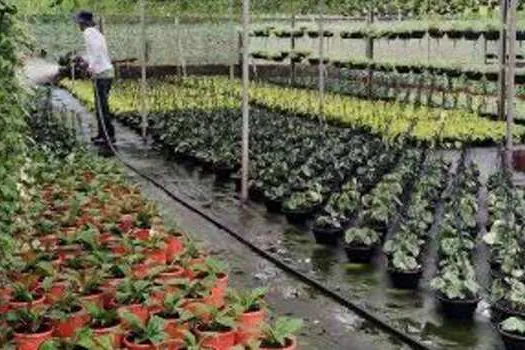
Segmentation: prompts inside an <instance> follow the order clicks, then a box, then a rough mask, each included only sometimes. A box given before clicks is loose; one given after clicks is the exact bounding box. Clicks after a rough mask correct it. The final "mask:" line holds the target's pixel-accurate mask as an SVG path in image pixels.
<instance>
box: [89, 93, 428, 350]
mask: <svg viewBox="0 0 525 350" xmlns="http://www.w3.org/2000/svg"><path fill="white" fill-rule="evenodd" d="M94 86H95V96H96V98H97V102H98V103H96V104H95V105H96V107H95V108H97V112H98V113H99V115H100V116H101V115H102V114H100V113H101V104H100V96H99V91H98V88H97V86H96V84H94ZM101 119H102V120H101V123H100V124H101V125H102V131H103V132H104V136H105V137H106V140H110V138H109V135H108V132H107V128H106V125H105V120H104V118H101ZM107 145H108V146H109V148H110V150H111V152H112V153H113V154H114V155H115V157H116V158H117V159H118V160H119V161H120V162H121V163H122V164H123V165H124V166H126V167H127V168H128V169H130V170H131V171H133V172H134V173H136V174H137V175H138V176H139V177H141V178H142V179H144V180H146V181H147V182H149V183H151V184H152V185H153V186H155V187H156V188H158V189H159V190H161V191H162V192H164V193H165V194H166V195H167V196H168V197H170V198H171V199H172V200H174V201H176V202H177V203H179V204H181V205H182V206H183V207H185V208H187V209H188V210H190V211H192V212H194V213H196V214H198V215H199V216H201V217H202V218H204V219H205V220H207V221H209V222H210V223H212V224H213V225H215V226H216V227H217V228H219V229H220V230H221V231H224V232H226V233H227V234H228V235H229V236H231V237H233V238H234V239H235V240H237V241H238V242H239V243H241V244H242V245H244V246H245V247H247V248H248V249H250V250H251V251H252V252H254V253H255V254H257V255H258V256H259V257H261V258H263V259H265V260H267V261H269V262H270V263H272V264H274V265H275V266H277V267H278V268H279V269H281V270H282V271H284V272H286V273H288V274H289V275H291V276H293V277H294V278H296V279H298V280H299V281H301V282H302V283H304V284H306V285H308V286H310V287H312V288H314V289H316V290H317V291H318V292H319V293H320V294H322V295H324V296H325V297H328V298H329V299H332V300H333V301H335V302H336V303H338V304H339V305H341V306H343V307H345V308H347V309H349V310H351V311H352V312H354V313H355V314H357V315H358V316H360V317H362V318H363V319H365V320H367V321H369V322H371V323H372V324H374V325H375V326H377V327H378V328H380V329H381V330H383V331H384V332H385V333H388V334H390V335H392V336H394V337H396V338H397V339H399V340H400V341H402V342H403V343H405V344H406V345H408V346H410V347H411V348H413V349H418V350H431V349H432V348H430V347H429V346H427V345H425V344H423V343H422V342H420V341H418V340H417V339H415V338H413V337H411V336H409V335H407V334H406V333H404V332H402V331H401V330H399V329H397V328H394V327H392V326H391V325H389V324H388V323H387V322H386V321H385V320H382V319H380V318H378V317H377V316H375V315H373V314H372V313H371V312H369V311H367V310H366V309H365V308H363V307H361V306H359V305H357V304H356V303H354V302H352V301H350V300H349V299H347V298H346V297H344V296H342V295H340V294H339V293H336V292H334V291H332V290H330V289H329V288H327V287H325V286H324V285H322V284H321V283H319V282H318V281H316V280H314V279H312V278H311V277H309V276H307V275H306V274H304V273H301V272H299V271H297V270H296V269H294V268H293V267H291V266H290V265H288V264H286V263H284V262H283V261H282V260H280V259H278V258H276V257H275V256H273V255H272V254H270V253H268V252H266V251H264V250H263V249H261V248H259V247H257V246H256V245H254V244H253V243H252V242H250V241H249V240H247V239H246V238H245V237H246V235H243V234H241V233H239V232H237V231H236V230H235V229H233V228H231V227H228V226H227V225H226V224H224V223H222V222H221V221H219V220H218V219H216V218H214V217H212V216H210V215H209V214H207V213H205V212H204V211H203V210H202V209H200V208H198V207H197V206H196V205H194V204H192V203H190V202H189V201H187V200H185V199H183V198H181V197H180V196H178V195H177V194H175V193H173V192H172V191H170V190H168V189H167V188H166V187H165V186H164V185H163V184H161V183H160V182H158V181H157V180H155V179H153V178H152V177H151V176H149V175H146V174H143V173H142V172H141V171H139V170H138V169H137V168H136V167H134V166H133V165H131V164H129V163H128V162H127V161H125V160H124V159H123V157H122V156H121V155H120V154H119V152H118V151H117V150H116V148H115V146H114V145H113V144H112V143H111V142H107Z"/></svg>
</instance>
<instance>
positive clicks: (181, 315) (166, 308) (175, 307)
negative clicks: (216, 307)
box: [158, 293, 195, 322]
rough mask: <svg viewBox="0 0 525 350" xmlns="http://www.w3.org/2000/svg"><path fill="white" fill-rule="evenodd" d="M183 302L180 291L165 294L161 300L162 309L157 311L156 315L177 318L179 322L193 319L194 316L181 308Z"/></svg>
mask: <svg viewBox="0 0 525 350" xmlns="http://www.w3.org/2000/svg"><path fill="white" fill-rule="evenodd" d="M184 302H185V300H184V298H183V297H182V293H170V294H167V295H166V297H165V298H164V300H163V301H162V311H160V312H159V313H158V316H160V317H162V318H164V319H177V320H179V321H180V322H187V321H190V320H193V319H194V318H195V316H194V315H193V314H192V313H191V312H189V311H187V310H186V309H184V308H183V305H184Z"/></svg>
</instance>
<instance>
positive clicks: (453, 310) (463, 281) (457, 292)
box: [431, 254, 481, 319]
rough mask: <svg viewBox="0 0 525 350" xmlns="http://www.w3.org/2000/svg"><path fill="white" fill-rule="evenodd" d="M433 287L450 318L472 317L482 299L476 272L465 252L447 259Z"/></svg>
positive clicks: (434, 280) (444, 311) (432, 283)
mask: <svg viewBox="0 0 525 350" xmlns="http://www.w3.org/2000/svg"><path fill="white" fill-rule="evenodd" d="M431 287H432V289H434V290H435V291H436V292H437V294H436V297H437V299H438V301H439V303H440V306H441V309H442V311H443V313H444V314H445V315H446V316H447V317H450V318H455V319H466V318H471V317H472V315H473V314H474V312H475V311H476V308H477V306H478V303H479V301H480V300H481V297H480V295H479V291H480V286H479V284H478V283H477V280H476V272H475V270H474V267H473V266H472V264H471V263H470V261H469V259H468V257H467V256H465V254H461V255H460V256H459V257H458V258H456V259H452V260H446V261H445V263H444V266H442V267H441V269H440V271H439V273H438V275H437V276H436V277H435V278H434V279H433V280H432V282H431Z"/></svg>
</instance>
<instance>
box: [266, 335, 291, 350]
mask: <svg viewBox="0 0 525 350" xmlns="http://www.w3.org/2000/svg"><path fill="white" fill-rule="evenodd" d="M272 349H273V350H275V349H277V350H296V349H297V340H296V339H295V338H286V345H285V346H283V347H281V348H276V347H271V348H267V347H264V342H263V344H262V345H261V347H260V348H259V350H272Z"/></svg>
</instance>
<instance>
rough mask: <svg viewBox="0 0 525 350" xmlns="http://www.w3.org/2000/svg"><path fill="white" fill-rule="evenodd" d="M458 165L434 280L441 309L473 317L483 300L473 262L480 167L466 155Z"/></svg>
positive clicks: (447, 200) (454, 315)
mask: <svg viewBox="0 0 525 350" xmlns="http://www.w3.org/2000/svg"><path fill="white" fill-rule="evenodd" d="M464 155H465V153H464V154H463V159H462V160H461V161H460V163H459V165H458V169H457V172H456V174H455V178H454V183H453V184H452V189H451V190H450V192H449V193H448V194H447V195H446V197H445V204H444V205H445V208H444V217H443V222H442V223H441V226H440V229H439V232H438V240H439V249H438V255H439V262H438V272H437V275H436V276H435V277H434V279H433V280H432V281H431V287H432V288H433V289H434V290H435V291H436V298H437V300H438V301H439V304H440V306H441V310H442V311H443V313H444V314H445V315H446V316H447V317H451V318H460V319H462V318H463V319H464V318H471V317H472V315H473V314H474V312H475V310H476V307H477V305H478V303H479V301H480V300H481V297H480V291H481V287H480V285H479V284H478V282H477V276H476V271H475V268H474V263H473V250H474V247H475V239H476V236H477V233H478V232H477V231H478V225H477V212H478V204H477V194H478V190H479V188H480V182H479V170H478V169H477V166H476V164H475V163H471V162H468V161H466V160H465V159H464V158H465V157H464Z"/></svg>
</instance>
